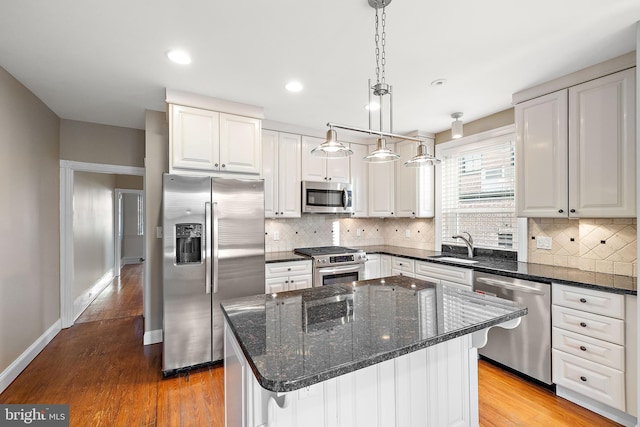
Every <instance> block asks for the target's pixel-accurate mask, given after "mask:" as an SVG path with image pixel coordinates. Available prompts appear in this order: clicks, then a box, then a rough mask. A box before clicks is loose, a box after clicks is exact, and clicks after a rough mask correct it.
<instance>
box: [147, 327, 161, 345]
mask: <svg viewBox="0 0 640 427" xmlns="http://www.w3.org/2000/svg"><path fill="white" fill-rule="evenodd" d="M143 341H144V345H150V344H157V343H159V342H162V329H156V330H153V331H146V332H145V333H144V339H143Z"/></svg>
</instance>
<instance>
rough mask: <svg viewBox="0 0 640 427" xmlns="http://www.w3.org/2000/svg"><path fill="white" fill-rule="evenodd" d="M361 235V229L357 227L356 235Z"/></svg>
mask: <svg viewBox="0 0 640 427" xmlns="http://www.w3.org/2000/svg"><path fill="white" fill-rule="evenodd" d="M361 235H362V231H361V230H360V229H359V228H357V229H356V237H360V236H361Z"/></svg>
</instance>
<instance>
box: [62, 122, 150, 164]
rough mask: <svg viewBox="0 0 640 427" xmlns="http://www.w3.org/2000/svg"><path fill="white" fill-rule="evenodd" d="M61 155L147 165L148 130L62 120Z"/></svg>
mask: <svg viewBox="0 0 640 427" xmlns="http://www.w3.org/2000/svg"><path fill="white" fill-rule="evenodd" d="M60 158H61V159H63V160H74V161H77V162H86V163H102V164H107V165H121V166H135V167H144V131H142V130H138V129H129V128H123V127H117V126H107V125H99V124H96V123H87V122H78V121H75V120H61V121H60Z"/></svg>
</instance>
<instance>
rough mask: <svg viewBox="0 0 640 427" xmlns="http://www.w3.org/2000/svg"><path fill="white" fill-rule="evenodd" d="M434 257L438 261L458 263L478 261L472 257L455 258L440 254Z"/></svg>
mask: <svg viewBox="0 0 640 427" xmlns="http://www.w3.org/2000/svg"><path fill="white" fill-rule="evenodd" d="M435 259H438V260H440V261H448V262H457V263H460V264H475V263H477V262H478V261H475V260H472V259H466V258H456V257H452V256H440V257H436V258H435Z"/></svg>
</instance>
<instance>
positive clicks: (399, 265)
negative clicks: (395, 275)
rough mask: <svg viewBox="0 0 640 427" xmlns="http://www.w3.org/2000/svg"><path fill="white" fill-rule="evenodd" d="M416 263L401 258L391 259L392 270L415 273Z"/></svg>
mask: <svg viewBox="0 0 640 427" xmlns="http://www.w3.org/2000/svg"><path fill="white" fill-rule="evenodd" d="M414 264H415V263H414V261H413V260H412V259H408V258H401V257H397V256H394V257H391V269H392V270H401V271H406V272H409V273H413V271H414V270H413V269H414Z"/></svg>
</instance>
